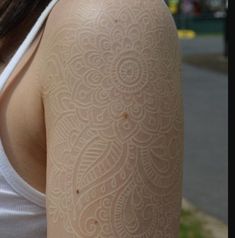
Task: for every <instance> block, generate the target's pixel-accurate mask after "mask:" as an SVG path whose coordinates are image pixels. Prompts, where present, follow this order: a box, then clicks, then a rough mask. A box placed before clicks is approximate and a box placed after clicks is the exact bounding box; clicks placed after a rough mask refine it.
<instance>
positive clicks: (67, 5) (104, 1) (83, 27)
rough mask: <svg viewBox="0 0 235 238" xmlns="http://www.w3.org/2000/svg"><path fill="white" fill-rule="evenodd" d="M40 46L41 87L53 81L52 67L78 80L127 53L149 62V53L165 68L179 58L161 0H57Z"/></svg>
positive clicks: (174, 34)
mask: <svg viewBox="0 0 235 238" xmlns="http://www.w3.org/2000/svg"><path fill="white" fill-rule="evenodd" d="M40 51H41V56H42V57H41V58H42V61H43V64H44V65H43V66H44V67H41V68H42V70H43V73H44V74H45V73H46V74H47V75H45V76H46V77H42V78H43V79H44V80H45V81H46V82H45V85H44V86H45V88H48V83H51V82H53V83H56V84H58V81H56V79H57V78H56V77H50V79H48V75H49V74H51V72H52V71H53V73H55V72H54V71H57V73H55V74H56V75H60V77H61V78H62V79H63V80H68V77H67V75H66V76H65V73H66V72H68V71H69V72H70V74H71V75H70V76H71V77H70V78H72V79H73V80H79V78H81V77H84V75H82V74H83V73H84V72H87V71H88V70H90V69H96V70H99V71H100V72H101V71H102V73H106V72H107V70H108V68H110V67H112V65H113V67H116V66H115V65H117V64H118V63H117V62H119V60H120V59H123V58H124V59H126V58H128V57H129V58H132V59H134V60H137V61H139V60H140V59H141V61H143V62H148V64H149V65H151V62H153V61H152V59H154V62H155V63H158V64H159V66H158V67H161V70H162V67H164V69H165V70H166V71H168V70H169V69H167V67H168V68H169V67H171V66H172V64H175V63H176V62H179V58H178V60H176V58H175V57H178V56H179V54H177V52H176V51H178V36H177V31H176V27H175V23H174V20H173V18H172V16H171V14H170V12H169V10H168V7H167V6H166V4H165V3H164V1H163V0H145V1H143V0H60V1H59V2H58V3H57V4H56V6H55V7H54V8H53V10H52V12H51V14H50V15H49V18H48V20H47V23H46V26H45V30H44V34H43V37H42V40H41V46H40ZM160 64H165V65H160ZM167 65H168V66H167ZM65 71H66V72H65ZM51 78H53V79H54V80H51ZM42 84H44V82H42Z"/></svg>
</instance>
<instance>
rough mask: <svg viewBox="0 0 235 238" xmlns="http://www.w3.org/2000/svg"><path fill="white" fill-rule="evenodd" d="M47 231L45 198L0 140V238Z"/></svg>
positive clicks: (42, 235)
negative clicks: (24, 176)
mask: <svg viewBox="0 0 235 238" xmlns="http://www.w3.org/2000/svg"><path fill="white" fill-rule="evenodd" d="M58 1H59V0H52V1H51V2H50V4H49V5H48V6H47V8H46V9H45V10H44V11H43V13H42V14H41V16H40V17H39V18H38V20H37V22H36V23H35V25H34V26H33V28H32V30H31V31H30V33H29V34H28V36H27V37H26V39H25V40H24V42H23V43H22V44H21V46H20V47H19V49H18V50H17V51H16V53H15V55H14V56H13V58H12V59H11V60H10V62H9V64H8V65H7V66H6V68H5V69H4V71H3V73H2V74H1V76H0V91H1V90H2V89H3V87H4V85H5V84H6V82H7V80H8V78H9V77H10V75H11V74H12V72H13V70H14V69H15V67H16V65H17V64H18V63H19V61H20V59H21V58H22V57H23V55H24V54H25V52H26V50H27V49H28V48H29V46H30V45H31V43H32V42H33V40H34V38H35V37H36V35H37V33H38V31H39V30H40V29H41V26H42V25H43V23H44V22H45V20H46V19H47V17H48V15H49V13H50V11H51V10H52V9H53V7H54V6H55V4H56V3H57V2H58ZM46 231H47V222H46V199H45V194H43V193H41V192H39V191H37V190H35V189H34V188H33V187H31V186H30V185H29V184H28V183H27V182H26V181H24V180H23V179H22V178H21V177H20V176H19V175H18V174H17V172H16V171H15V170H14V168H13V167H12V166H11V164H10V162H9V160H8V158H7V156H6V153H5V150H4V148H3V144H2V141H1V138H0V237H1V238H46V237H47V232H46Z"/></svg>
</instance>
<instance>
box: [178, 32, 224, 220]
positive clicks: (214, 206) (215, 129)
mask: <svg viewBox="0 0 235 238" xmlns="http://www.w3.org/2000/svg"><path fill="white" fill-rule="evenodd" d="M180 42H181V46H182V54H183V55H184V56H185V55H193V54H213V53H221V55H222V54H223V38H222V36H210V37H209V36H208V37H206V36H203V37H198V38H196V39H195V40H181V41H180ZM218 64H219V62H218ZM183 92H184V111H185V160H184V184H183V196H184V197H186V199H188V200H189V201H190V202H192V203H193V204H194V205H195V206H196V207H198V208H199V209H201V210H203V211H204V212H206V213H208V214H210V215H213V216H215V217H216V218H218V219H220V220H222V221H223V222H224V223H226V224H227V222H228V218H227V214H228V211H227V210H228V203H227V200H228V195H227V194H228V187H227V176H228V168H227V166H228V161H227V159H228V158H227V157H228V149H227V146H228V128H227V127H228V115H227V114H228V103H227V98H228V80H227V74H226V73H219V72H217V71H216V70H215V71H212V70H208V69H206V68H199V67H196V66H195V65H189V64H186V63H184V64H183Z"/></svg>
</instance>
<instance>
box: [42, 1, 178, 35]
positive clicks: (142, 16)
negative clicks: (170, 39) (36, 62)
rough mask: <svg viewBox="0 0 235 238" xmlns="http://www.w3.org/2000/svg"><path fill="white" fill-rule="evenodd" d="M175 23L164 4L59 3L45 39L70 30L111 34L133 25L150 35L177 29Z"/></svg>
mask: <svg viewBox="0 0 235 238" xmlns="http://www.w3.org/2000/svg"><path fill="white" fill-rule="evenodd" d="M172 23H173V18H172V17H171V14H170V11H169V9H168V7H167V6H166V4H165V2H164V0H145V1H142V0H138V1H134V0H98V1H97V0H60V1H58V3H57V4H56V5H55V7H54V8H53V10H52V12H51V13H50V15H49V18H48V21H47V24H46V28H45V34H44V36H45V37H50V36H51V35H53V34H55V32H56V31H60V30H61V29H64V28H69V27H77V30H83V28H87V27H89V28H90V29H92V28H93V29H92V30H95V31H96V32H98V31H100V30H101V29H102V30H107V31H108V32H110V30H112V29H113V28H114V27H116V26H117V25H119V26H120V25H121V26H122V27H125V29H124V30H128V29H129V28H130V27H133V25H134V24H136V25H135V26H136V27H137V26H138V27H139V31H141V30H142V31H143V33H147V31H151V30H155V29H156V28H157V27H160V26H161V27H167V25H168V26H170V25H171V26H172V25H173V27H174V23H173V24H172Z"/></svg>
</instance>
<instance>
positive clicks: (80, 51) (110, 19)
mask: <svg viewBox="0 0 235 238" xmlns="http://www.w3.org/2000/svg"><path fill="white" fill-rule="evenodd" d="M180 61H181V58H180V52H179V45H178V38H177V32H176V28H175V26H174V24H173V19H172V18H171V17H170V13H169V11H168V10H167V7H166V5H165V4H163V1H161V0H155V1H154V0H146V1H142V0H135V1H133V0H115V1H113V0H99V1H97V0H69V1H68V0H61V1H60V2H59V3H58V4H57V5H56V6H55V8H54V9H53V11H52V13H51V15H50V17H49V19H48V22H47V25H46V27H45V31H44V34H43V37H42V39H41V42H40V44H39V48H38V49H37V51H36V53H35V56H34V60H32V63H31V64H30V67H28V71H27V73H26V74H24V75H21V77H19V78H20V80H19V81H20V83H18V86H17V87H15V89H14V94H11V96H9V98H10V99H11V100H7V95H8V93H6V94H5V96H4V97H3V99H4V100H1V101H3V102H4V101H5V103H3V110H2V111H1V114H0V115H1V124H0V125H1V138H2V140H3V141H4V142H5V143H4V147H5V148H6V149H7V146H8V154H9V157H10V160H11V161H12V162H13V164H14V166H16V165H17V164H18V165H19V166H18V167H19V169H18V171H19V173H21V175H22V176H23V177H24V178H25V179H26V180H27V181H29V183H30V184H32V185H33V186H35V187H38V188H40V189H42V190H43V184H44V182H45V180H44V181H43V179H42V178H45V175H43V171H44V172H45V163H46V162H47V167H46V169H47V171H46V172H47V181H46V191H47V196H46V198H47V221H48V227H47V228H48V235H47V238H53V237H57V238H87V237H89V238H101V237H102V238H106V237H107V238H110V237H111V238H119V237H120V238H166V237H171V238H177V237H178V231H179V218H180V209H181V207H180V206H181V192H182V169H183V166H182V164H183V107H182V106H183V104H182V92H181V80H180V76H181V74H180V72H181V71H180V70H181V67H180ZM23 76H24V77H23ZM13 77H14V76H13ZM15 81H17V79H16V80H15ZM29 85H30V86H29ZM9 88H10V86H9ZM29 89H30V90H31V91H32V93H30V95H29ZM9 91H10V90H9ZM9 95H10V93H9ZM15 95H16V96H15ZM29 98H30V103H28V101H29ZM31 99H32V100H31ZM20 100H21V101H20ZM22 105H26V106H25V107H24V109H23V108H22ZM32 105H33V106H32ZM4 108H5V110H4ZM17 109H18V111H17ZM19 110H20V111H19ZM22 110H23V112H24V113H22ZM43 110H44V112H45V113H44V114H45V118H44V117H43ZM14 112H15V113H14ZM2 121H3V124H2ZM25 132H27V134H26V133H25ZM45 135H46V136H45ZM16 138H17V139H16ZM39 138H40V139H39ZM45 138H47V140H45ZM8 143H9V144H8ZM17 143H18V145H20V143H24V144H23V146H24V151H20V148H19V147H20V146H18V147H17V146H15V147H13V146H14V145H16V144H17ZM7 144H8V145H7ZM45 144H46V147H47V151H46V156H45V148H46V147H45ZM11 145H12V147H11V148H10V146H11ZM21 145H22V144H21ZM29 145H30V146H29ZM39 145H40V146H39ZM38 148H41V150H40V151H39V149H38ZM16 149H17V150H18V152H17V153H16ZM13 151H15V153H11V152H13ZM23 153H25V154H23ZM43 153H44V154H43ZM11 154H12V156H11ZM15 155H20V156H15ZM36 155H38V157H35V156H36ZM26 158H27V159H26ZM23 159H25V164H27V163H31V164H32V165H33V166H34V167H33V168H34V169H35V171H37V173H38V174H37V176H42V177H41V180H40V179H39V180H37V178H38V177H37V176H35V177H34V178H32V175H30V172H31V173H32V167H31V166H27V165H25V166H21V165H22V164H23V163H22V161H21V160H23ZM26 160H27V161H26ZM14 161H16V162H15V163H14ZM32 161H33V162H32ZM38 164H40V165H41V169H40V166H38ZM20 168H21V169H20ZM29 169H30V170H29ZM30 176H31V177H30ZM43 176H44V177H43ZM33 181H34V182H33ZM40 181H43V182H42V183H41V184H40Z"/></svg>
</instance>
